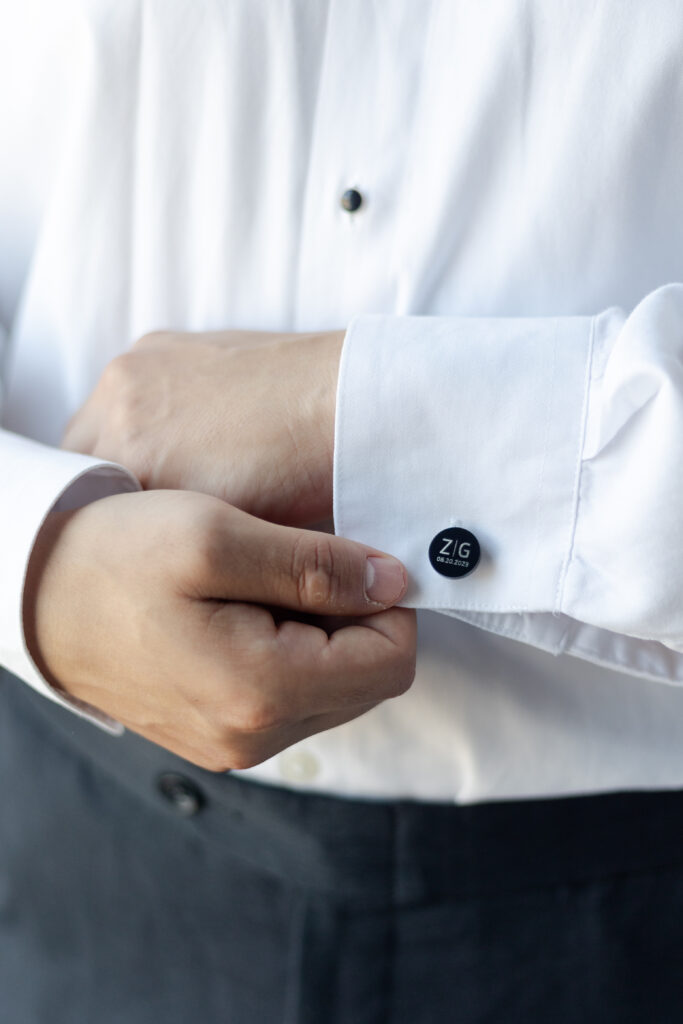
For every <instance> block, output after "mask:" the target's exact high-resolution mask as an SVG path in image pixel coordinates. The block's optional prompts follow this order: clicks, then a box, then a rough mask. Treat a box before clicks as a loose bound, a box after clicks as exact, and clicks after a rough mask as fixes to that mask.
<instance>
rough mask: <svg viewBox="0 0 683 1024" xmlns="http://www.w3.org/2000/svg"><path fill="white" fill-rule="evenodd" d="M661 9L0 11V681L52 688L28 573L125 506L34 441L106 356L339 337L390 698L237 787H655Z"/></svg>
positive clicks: (345, 486) (42, 441) (682, 659)
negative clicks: (68, 527)
mask: <svg viewBox="0 0 683 1024" xmlns="http://www.w3.org/2000/svg"><path fill="white" fill-rule="evenodd" d="M681 13H682V12H681V5H680V3H679V2H677V0H658V2H656V3H651V4H644V3H642V2H640V0H602V2H601V3H600V4H596V3H595V2H594V0H575V2H573V3H571V4H566V3H559V2H557V3H554V2H550V3H548V2H547V0H524V2H523V0H482V2H480V3H465V2H459V0H420V2H419V3H418V2H416V0H375V2H372V0H200V2H198V0H147V2H145V3H143V2H142V0H61V2H60V3H59V4H55V3H53V2H50V0H22V2H21V3H20V4H19V3H16V0H0V139H1V140H2V141H1V145H2V152H1V155H0V324H1V325H2V334H3V337H2V339H0V348H2V350H3V359H2V383H3V390H4V402H3V406H2V424H3V427H4V428H5V429H4V430H3V431H0V487H1V488H2V490H1V499H0V663H2V664H4V665H6V666H7V667H8V668H9V669H11V670H12V671H13V672H15V673H16V674H17V675H19V676H20V677H22V678H23V679H24V680H26V682H27V683H29V684H30V685H32V686H34V687H36V688H37V689H39V690H41V691H42V692H43V693H44V694H45V695H46V696H48V697H51V698H52V699H56V700H61V698H59V697H58V695H56V694H55V693H53V692H52V691H51V689H50V687H49V685H48V684H47V683H46V682H45V680H43V679H42V677H41V676H40V673H39V672H38V671H37V669H36V667H35V665H34V664H33V662H32V660H31V658H30V655H29V654H28V652H27V650H26V646H25V642H24V637H23V628H22V618H21V594H22V585H23V577H24V572H25V566H26V563H27V560H28V557H29V554H30V551H31V548H32V544H33V541H34V539H35V536H36V533H37V530H38V529H39V526H40V524H41V522H42V521H43V520H44V518H45V516H46V515H47V514H48V513H49V511H50V509H51V508H52V507H54V505H55V502H58V501H61V502H62V503H68V504H71V505H72V506H77V505H79V504H82V503H83V502H86V501H89V500H92V499H94V498H96V497H99V496H103V495H105V494H108V493H112V492H114V491H116V490H125V489H131V488H135V487H136V486H137V483H136V481H135V480H134V479H133V478H132V477H131V476H130V475H129V474H128V473H127V472H126V471H125V470H124V469H123V468H121V467H116V466H113V465H110V464H103V463H101V462H99V461H98V460H95V459H91V458H87V457H84V456H79V455H75V454H70V453H64V452H60V451H58V450H57V449H56V448H55V447H54V446H55V445H57V444H58V443H59V439H60V436H61V432H62V430H63V427H64V425H65V423H66V421H67V419H68V417H69V416H70V415H71V414H72V413H73V412H74V411H75V410H76V409H77V408H78V407H79V405H80V404H81V403H82V402H83V401H84V399H85V398H86V397H87V395H88V394H89V393H90V391H91V390H92V388H93V387H94V386H95V384H96V382H97V379H98V377H99V374H100V373H101V371H102V369H103V368H104V366H105V365H106V363H107V362H108V361H109V360H110V359H112V358H113V357H114V356H115V355H117V354H118V353H119V352H121V351H122V350H124V349H126V348H127V347H128V346H130V345H131V344H132V343H133V342H134V341H135V339H136V338H137V337H139V336H140V335H141V334H143V333H145V332H146V331H148V330H151V329H155V328H172V329H181V330H190V331H201V330H216V329H221V328H257V329H263V330H272V331H298V330H301V331H314V330H318V329H332V328H340V327H347V328H348V329H347V336H346V341H345V345H344V351H343V355H342V365H341V369H340V379H339V392H338V405H337V424H336V442H335V467H334V472H335V489H334V490H335V497H334V500H335V524H336V529H337V531H338V532H340V533H343V534H344V535H346V536H349V537H353V538H355V539H357V540H360V541H364V542H366V543H369V544H372V545H376V546H377V547H379V548H381V549H384V550H386V551H389V552H391V553H392V554H395V555H396V556H398V557H399V558H401V559H402V560H403V561H404V563H405V565H406V566H407V568H408V570H409V574H410V590H409V593H408V596H407V599H406V601H405V603H406V604H407V605H410V606H412V607H416V608H419V609H420V639H419V652H418V671H417V677H416V681H415V683H414V685H413V687H412V689H411V691H410V692H409V693H407V694H406V695H404V696H403V697H401V698H399V699H397V700H393V701H388V702H386V703H385V704H383V705H381V706H380V707H378V708H376V709H375V710H374V711H372V712H371V713H370V714H368V715H366V716H364V717H363V718H361V719H359V720H357V721H354V722H351V723H349V724H348V725H345V726H343V727H341V728H338V729H335V730H332V731H330V732H327V733H324V734H322V735H320V736H317V737H314V738H312V739H308V740H306V741H305V742H303V743H301V744H298V745H297V746H296V747H293V748H291V749H290V750H288V751H285V752H284V753H282V754H281V755H279V756H277V757H275V758H273V759H272V760H271V761H269V762H267V763H266V764H264V765H261V766H259V767H258V768H255V769H251V770H250V771H249V772H246V773H244V774H246V775H249V776H252V777H254V778H258V779H261V780H264V781H270V782H277V783H281V784H282V783H284V784H289V785H293V786H302V787H305V788H309V789H318V790H322V791H328V792H337V793H342V794H355V795H367V796H386V797H393V796H407V797H415V798H419V799H429V798H432V799H440V800H456V801H459V802H473V801H481V800H490V799H500V798H512V797H527V796H541V795H553V794H568V793H585V792H597V791H603V790H614V789H627V788H634V789H643V788H663V787H664V788H665V787H679V786H681V785H683V687H682V685H681V684H683V284H680V283H677V282H682V281H683V189H682V188H681V184H680V182H681V169H682V168H683V60H682V59H681V54H682V53H683V17H681ZM349 188H354V189H356V190H357V191H358V192H359V193H360V196H361V198H362V202H361V204H360V207H359V208H358V209H357V210H356V211H355V212H349V211H347V210H345V209H344V208H343V207H342V205H341V203H340V198H341V196H342V194H343V193H344V192H345V191H346V190H347V189H349ZM255 414H256V415H257V414H258V411H256V412H255ZM451 526H461V527H464V528H466V529H468V530H470V531H471V532H473V533H474V534H475V536H476V537H477V539H478V540H479V542H480V545H481V549H482V557H481V560H480V563H479V565H478V567H477V568H476V570H475V571H474V572H473V573H471V574H470V575H467V576H464V577H462V578H459V579H451V578H447V577H445V576H443V575H440V574H439V573H438V572H436V571H435V569H434V567H433V566H432V564H431V563H430V560H429V558H428V556H427V552H428V548H429V545H430V542H431V541H432V539H433V538H434V537H435V536H436V535H437V534H438V533H439V531H442V530H443V529H445V528H446V527H451ZM75 711H76V712H77V713H81V714H88V715H90V717H92V718H93V719H99V721H100V723H101V724H102V725H103V726H104V727H109V728H111V729H113V730H114V731H115V730H116V723H112V722H110V721H108V720H107V719H106V717H104V716H101V715H99V716H98V715H97V714H96V713H93V712H90V711H89V710H88V709H87V708H83V707H76V708H75Z"/></svg>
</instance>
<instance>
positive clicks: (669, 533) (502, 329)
mask: <svg viewBox="0 0 683 1024" xmlns="http://www.w3.org/2000/svg"><path fill="white" fill-rule="evenodd" d="M334 502H335V528H336V530H337V532H338V533H340V534H342V535H344V536H347V537H352V538H354V539H356V540H359V541H362V542H364V543H366V544H370V545H374V546H376V547H378V548H380V549H382V550H385V551H388V552H391V553H392V554H394V555H396V556H397V557H399V558H401V559H402V560H403V562H404V563H405V565H406V566H407V568H408V571H409V576H410V588H409V591H408V593H407V595H406V599H405V601H404V604H405V605H407V606H409V607H413V608H428V609H432V610H434V611H440V612H443V613H445V614H448V615H452V616H455V617H457V618H460V619H463V620H465V621H467V622H469V623H472V624H475V625H478V626H480V627H482V628H484V629H488V630H492V631H493V632H495V633H499V634H501V635H504V636H508V637H511V638H514V639H516V640H520V641H522V642H525V643H528V644H532V645H534V646H536V647H540V648H543V649H545V650H547V651H551V652H553V653H555V654H560V653H567V654H571V655H576V656H578V657H581V658H585V659H587V660H589V661H593V662H595V663H598V664H601V665H607V666H609V667H612V668H618V669H620V670H622V671H626V672H629V673H631V674H633V675H639V676H642V677H644V678H649V679H655V680H664V681H667V682H671V683H683V653H682V652H683V285H681V284H670V285H666V286H664V287H662V288H659V289H657V290H656V291H654V292H652V293H650V294H649V295H647V296H646V297H645V298H644V299H643V300H642V302H640V303H639V305H638V306H637V307H636V308H635V309H634V310H633V311H632V312H631V313H630V314H629V315H626V314H625V313H624V312H623V311H622V310H620V309H617V308H613V309H609V310H607V311H605V312H602V313H599V314H597V315H595V316H590V317H559V318H534V319H520V318H515V319H505V318H501V319H479V318H464V317H463V318H461V317H421V316H383V315H363V316H358V317H356V318H355V319H354V320H353V321H352V322H351V324H350V325H349V328H348V331H347V335H346V338H345V342H344V348H343V352H342V361H341V366H340V376H339V387H338V400H337V422H336V437H335V460H334ZM453 526H455V527H463V528H465V529H467V530H469V531H471V532H472V533H473V534H474V535H475V536H476V538H477V539H478V541H479V543H480V547H481V558H480V561H479V564H478V565H477V567H476V569H475V570H474V571H473V572H472V573H471V574H469V575H465V576H462V577H460V578H449V577H446V576H443V575H440V574H439V572H437V571H435V569H434V567H433V565H432V564H431V562H430V559H429V557H428V549H429V546H430V542H431V541H432V539H433V538H434V537H435V536H436V535H437V534H438V533H439V531H442V530H444V529H445V528H447V527H453Z"/></svg>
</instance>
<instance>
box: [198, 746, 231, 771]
mask: <svg viewBox="0 0 683 1024" xmlns="http://www.w3.org/2000/svg"><path fill="white" fill-rule="evenodd" d="M195 764H197V765H199V767H200V768H203V769H204V770H205V771H207V772H213V773H214V774H216V775H218V774H224V773H225V772H229V771H230V770H231V768H234V767H235V766H234V765H233V763H232V759H231V757H230V754H229V752H228V751H226V750H221V749H216V750H206V751H204V752H203V753H202V756H201V757H200V758H199V760H197V761H196V762H195Z"/></svg>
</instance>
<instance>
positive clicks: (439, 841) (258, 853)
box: [0, 671, 683, 907]
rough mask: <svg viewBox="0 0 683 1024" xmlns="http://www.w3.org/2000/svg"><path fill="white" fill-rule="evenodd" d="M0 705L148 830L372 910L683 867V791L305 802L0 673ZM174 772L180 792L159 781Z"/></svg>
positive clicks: (310, 798)
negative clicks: (143, 819)
mask: <svg viewBox="0 0 683 1024" xmlns="http://www.w3.org/2000/svg"><path fill="white" fill-rule="evenodd" d="M0 705H1V709H2V714H3V715H9V716H10V718H11V719H12V721H11V723H10V724H11V727H12V728H16V729H22V728H25V729H26V735H27V738H29V739H30V742H32V743H42V742H50V739H52V740H53V741H55V740H56V741H57V742H59V743H60V744H61V745H62V746H64V745H66V746H67V747H69V748H70V749H71V750H72V751H73V756H74V757H79V756H80V757H83V758H85V759H86V760H87V761H88V762H89V763H90V764H91V765H92V766H93V768H94V770H97V771H101V772H105V773H106V774H107V775H108V776H109V777H110V778H111V782H112V785H123V786H125V787H126V789H128V790H129V791H133V792H134V793H135V794H136V795H137V797H138V798H139V799H141V800H143V801H146V803H147V804H148V806H149V808H150V828H152V827H154V824H153V819H154V814H158V813H162V814H167V815H168V814H170V815H175V816H176V817H177V818H178V827H179V828H182V829H186V830H187V832H188V836H190V835H191V836H194V837H195V838H196V839H198V840H201V841H204V842H208V843H218V844H220V845H221V846H222V847H223V848H225V850H226V852H227V853H229V854H230V855H232V856H234V857H236V858H239V859H241V860H244V861H248V862H249V863H251V864H252V865H253V866H255V867H256V868H260V869H261V870H263V871H264V872H265V873H270V874H272V875H274V876H278V877H282V878H286V879H287V880H288V881H289V883H290V884H293V885H296V886H301V887H302V888H306V889H308V890H312V891H319V892H320V893H324V894H327V895H335V894H337V895H338V896H339V897H340V899H344V900H346V901H351V902H355V901H358V902H359V903H363V904H364V905H365V906H367V907H372V906H378V907H379V906H386V905H389V904H393V905H397V904H410V903H411V902H413V901H419V902H428V901H429V900H431V899H433V900H435V901H436V900H444V899H467V898H470V897H471V898H477V897H481V896H494V895H496V894H498V893H504V892H505V893H509V892H514V891H516V890H520V891H521V890H524V889H528V888H537V887H540V886H542V887H545V886H555V885H558V884H567V883H572V882H579V881H584V880H587V879H590V878H602V877H606V876H609V875H614V874H622V873H625V872H634V871H642V870H651V869H653V868H663V867H667V866H672V865H675V864H680V863H681V861H682V860H683V793H681V792H680V791H673V792H654V793H612V794H605V795H597V796H584V797H565V798H558V799H552V800H549V799H542V800H523V801H510V802H499V803H487V804H477V805H468V806H456V805H451V804H430V803H421V802H414V801H397V802H385V801H370V800H355V799H347V798H338V797H334V796H325V795H319V794H306V793H301V792H298V791H293V790H287V789H282V788H279V787H271V786H266V785H262V784H256V783H253V782H250V781H247V780H245V779H240V778H238V777H236V776H234V775H229V774H225V775H223V774H213V773H211V772H207V771H204V770H203V769H201V768H197V767H196V766H194V765H192V764H189V763H188V762H186V761H184V760H182V759H181V758H178V757H176V756H175V755H173V754H170V753H168V752H166V751H165V750H163V749H162V748H161V747H158V746H156V745H155V744H152V743H149V742H147V741H146V740H144V739H142V738H141V737H139V736H137V735H136V734H135V733H132V732H127V733H126V734H125V735H124V736H122V737H111V736H109V735H107V734H105V733H103V732H102V731H101V730H99V729H97V728H96V727H94V726H92V725H90V724H89V723H88V722H85V721H83V720H82V719H79V718H77V717H76V716H74V715H72V714H71V713H69V712H68V711H65V710H64V709H62V708H60V707H59V706H57V705H55V704H53V703H52V702H49V701H47V700H45V699H44V698H42V697H40V696H39V695H38V694H36V693H34V692H33V691H31V690H30V689H29V688H28V687H27V686H26V685H25V684H23V683H21V682H20V681H19V680H16V679H15V678H14V677H11V676H10V675H9V674H8V673H4V674H3V673H2V672H1V671H0ZM169 774H170V775H173V776H176V777H177V779H176V780H175V781H176V783H177V785H176V788H175V789H174V788H173V786H171V787H170V788H169V786H168V785H165V783H164V780H165V782H166V783H168V776H169ZM160 780H161V784H160ZM178 793H180V796H181V797H183V793H184V799H180V800H176V799H174V795H175V796H177V795H178ZM37 813H39V809H37Z"/></svg>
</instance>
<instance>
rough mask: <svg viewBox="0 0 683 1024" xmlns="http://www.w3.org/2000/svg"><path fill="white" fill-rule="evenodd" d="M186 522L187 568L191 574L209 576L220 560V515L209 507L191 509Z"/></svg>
mask: <svg viewBox="0 0 683 1024" xmlns="http://www.w3.org/2000/svg"><path fill="white" fill-rule="evenodd" d="M193 511H194V514H193V516H192V517H191V519H190V520H189V521H188V522H187V524H186V531H187V533H186V540H185V543H186V545H187V555H188V568H189V571H190V573H191V574H192V575H193V576H197V577H199V578H202V579H203V578H205V577H207V576H208V577H211V576H214V575H215V573H216V569H217V567H218V566H219V565H220V562H221V560H222V552H223V546H224V536H225V530H224V528H223V521H222V516H221V515H220V514H219V512H218V510H217V509H215V508H213V507H212V506H211V507H208V508H207V507H205V508H203V509H201V510H200V509H195V510H193Z"/></svg>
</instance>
